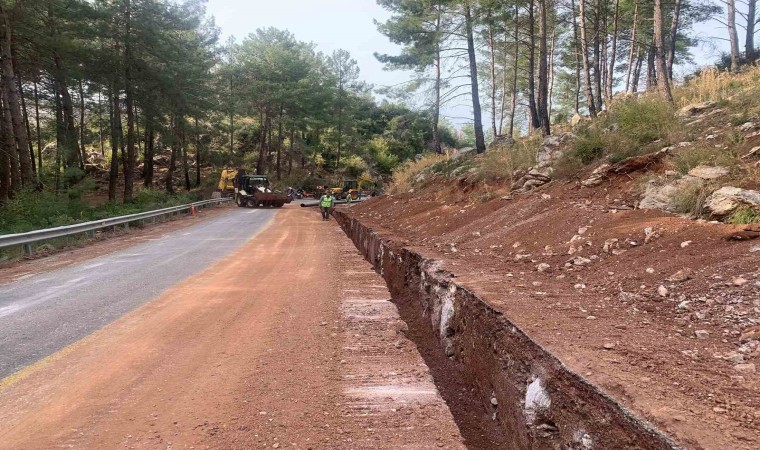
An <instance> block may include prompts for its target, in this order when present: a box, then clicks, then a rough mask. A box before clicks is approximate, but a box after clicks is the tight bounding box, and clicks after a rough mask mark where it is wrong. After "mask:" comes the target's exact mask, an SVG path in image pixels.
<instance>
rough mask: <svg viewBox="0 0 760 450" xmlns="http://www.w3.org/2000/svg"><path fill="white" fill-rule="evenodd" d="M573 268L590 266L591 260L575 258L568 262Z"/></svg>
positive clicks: (581, 257) (580, 257)
mask: <svg viewBox="0 0 760 450" xmlns="http://www.w3.org/2000/svg"><path fill="white" fill-rule="evenodd" d="M568 262H569V263H571V264H572V265H574V266H585V265H587V264H591V260H590V259H588V258H584V257H583V256H576V257H575V258H573V259H571V260H570V261H568Z"/></svg>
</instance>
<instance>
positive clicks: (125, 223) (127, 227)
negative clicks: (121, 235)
mask: <svg viewBox="0 0 760 450" xmlns="http://www.w3.org/2000/svg"><path fill="white" fill-rule="evenodd" d="M124 229H125V230H127V231H129V222H124Z"/></svg>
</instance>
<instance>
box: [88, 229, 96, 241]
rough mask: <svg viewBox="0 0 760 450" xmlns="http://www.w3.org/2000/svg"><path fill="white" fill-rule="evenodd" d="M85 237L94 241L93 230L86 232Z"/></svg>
mask: <svg viewBox="0 0 760 450" xmlns="http://www.w3.org/2000/svg"><path fill="white" fill-rule="evenodd" d="M87 237H88V238H90V239H95V230H90V231H88V232H87Z"/></svg>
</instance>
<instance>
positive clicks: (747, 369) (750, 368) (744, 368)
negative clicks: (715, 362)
mask: <svg viewBox="0 0 760 450" xmlns="http://www.w3.org/2000/svg"><path fill="white" fill-rule="evenodd" d="M734 370H735V371H737V372H741V373H755V364H754V363H747V364H737V365H735V366H734Z"/></svg>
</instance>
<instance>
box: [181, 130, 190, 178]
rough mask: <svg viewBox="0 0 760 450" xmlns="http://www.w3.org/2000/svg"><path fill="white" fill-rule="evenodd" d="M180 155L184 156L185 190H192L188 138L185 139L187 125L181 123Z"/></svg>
mask: <svg viewBox="0 0 760 450" xmlns="http://www.w3.org/2000/svg"><path fill="white" fill-rule="evenodd" d="M180 153H181V154H182V174H183V175H184V177H185V190H186V191H189V190H190V189H191V187H192V186H191V184H190V161H189V160H188V159H189V158H188V157H187V138H186V137H185V123H184V121H183V122H181V126H180Z"/></svg>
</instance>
